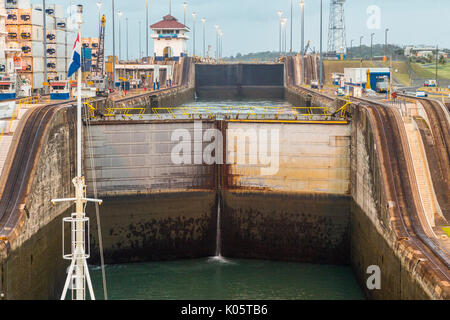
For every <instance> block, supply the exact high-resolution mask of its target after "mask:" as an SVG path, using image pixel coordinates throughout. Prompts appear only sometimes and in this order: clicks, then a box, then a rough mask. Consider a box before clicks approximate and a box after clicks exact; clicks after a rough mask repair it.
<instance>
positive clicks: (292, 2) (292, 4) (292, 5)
mask: <svg viewBox="0 0 450 320" xmlns="http://www.w3.org/2000/svg"><path fill="white" fill-rule="evenodd" d="M293 7H294V0H291V47H290V50H289V52H290V53H292V33H293V30H294V27H293V25H292V24H293V22H294V20H293V13H292V11H293V10H294V8H293Z"/></svg>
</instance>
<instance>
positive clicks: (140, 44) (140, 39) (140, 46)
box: [139, 21, 142, 60]
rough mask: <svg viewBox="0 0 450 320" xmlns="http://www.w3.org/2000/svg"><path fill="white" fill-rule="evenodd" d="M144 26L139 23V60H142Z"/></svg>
mask: <svg viewBox="0 0 450 320" xmlns="http://www.w3.org/2000/svg"><path fill="white" fill-rule="evenodd" d="M141 32H142V26H141V21H139V60H140V59H142V34H141Z"/></svg>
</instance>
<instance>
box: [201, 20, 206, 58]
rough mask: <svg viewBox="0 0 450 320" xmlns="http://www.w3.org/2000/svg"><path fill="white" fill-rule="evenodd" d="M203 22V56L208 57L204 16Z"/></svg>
mask: <svg viewBox="0 0 450 320" xmlns="http://www.w3.org/2000/svg"><path fill="white" fill-rule="evenodd" d="M202 22H203V58H205V57H206V25H205V24H206V19H205V18H202Z"/></svg>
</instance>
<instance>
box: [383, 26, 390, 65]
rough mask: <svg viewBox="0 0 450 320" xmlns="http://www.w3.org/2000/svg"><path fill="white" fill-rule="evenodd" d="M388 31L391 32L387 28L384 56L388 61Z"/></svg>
mask: <svg viewBox="0 0 450 320" xmlns="http://www.w3.org/2000/svg"><path fill="white" fill-rule="evenodd" d="M388 31H389V28H387V29H386V31H385V35H384V43H385V44H384V56H385V57H386V59H387V49H388V42H387V41H388V40H387V37H388Z"/></svg>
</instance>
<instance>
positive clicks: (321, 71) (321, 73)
mask: <svg viewBox="0 0 450 320" xmlns="http://www.w3.org/2000/svg"><path fill="white" fill-rule="evenodd" d="M322 9H323V1H322V0H320V71H319V72H320V75H319V90H322V86H323V53H322V26H323V10H322Z"/></svg>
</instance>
